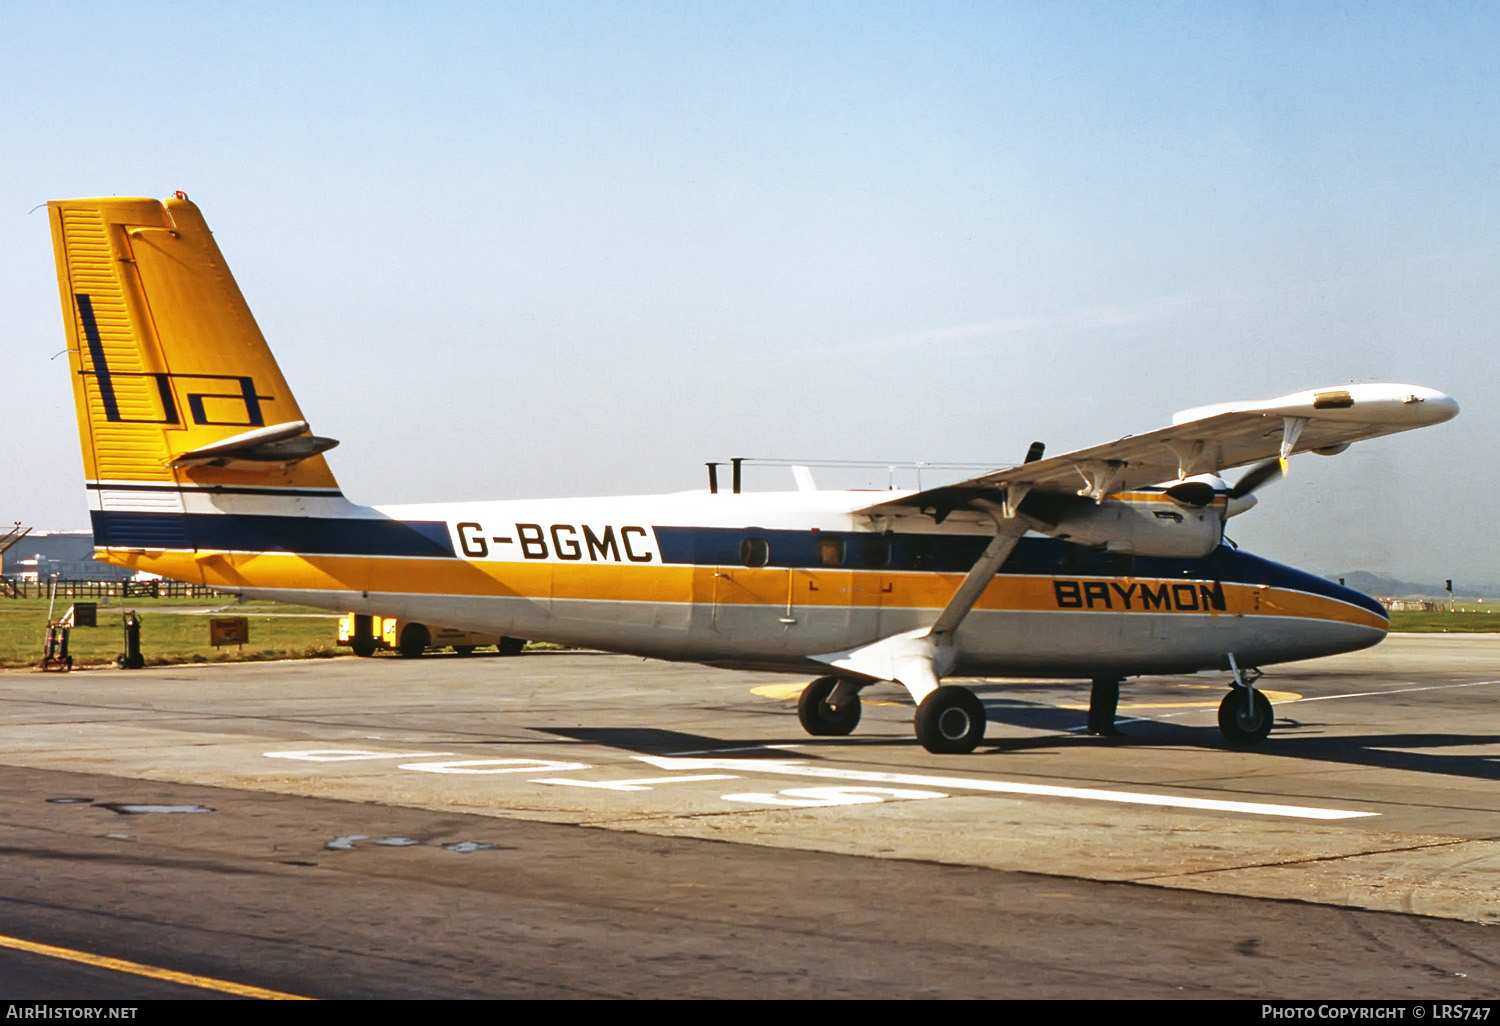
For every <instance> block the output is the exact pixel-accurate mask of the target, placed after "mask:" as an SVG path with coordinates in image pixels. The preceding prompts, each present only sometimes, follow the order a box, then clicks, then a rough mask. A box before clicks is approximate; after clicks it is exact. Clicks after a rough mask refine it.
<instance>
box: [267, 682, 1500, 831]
mask: <svg viewBox="0 0 1500 1026" xmlns="http://www.w3.org/2000/svg"><path fill="white" fill-rule="evenodd" d="M1497 683H1500V682H1497ZM768 747H769V746H768ZM265 754H266V755H267V756H269V757H272V758H280V759H299V760H302V761H320V762H321V761H329V762H346V761H353V760H355V759H378V758H407V757H409V755H410V753H404V752H403V753H396V754H391V753H377V752H363V751H362V752H358V753H355V752H351V751H349V750H347V749H328V748H323V749H313V750H311V751H304V752H297V751H281V752H267V753H265ZM434 754H441V753H434ZM632 758H633V759H635V760H637V761H639V762H644V763H646V764H648V765H651V766H655V767H657V768H658V769H663V770H670V771H674V773H673V775H672V776H669V777H636V778H631V779H625V780H613V781H610V780H605V781H589V780H578V779H575V778H569V777H531V778H528V780H527V783H532V784H549V785H554V786H556V785H562V786H565V787H581V788H586V789H594V790H601V791H617V792H619V791H644V790H652V789H653V788H655V787H658V786H661V785H662V784H678V783H691V782H694V781H710V780H732V779H736V778H738V777H740V776H751V777H753V776H756V775H766V774H773V775H777V774H779V775H782V776H792V777H812V778H815V779H819V780H838V781H853V782H856V783H859V784H906V785H914V786H916V787H919V788H921V787H929V788H941V789H944V790H948V791H981V792H987V793H990V794H1020V795H1034V796H1037V797H1043V798H1073V799H1078V800H1081V801H1094V802H1113V803H1116V804H1122V805H1154V806H1158V807H1161V808H1175V809H1198V810H1203V811H1210V812H1232V813H1238V814H1241V815H1248V816H1283V817H1288V818H1292V819H1320V820H1336V819H1362V818H1366V817H1370V816H1378V815H1380V813H1378V812H1357V811H1354V810H1351V809H1323V808H1315V807H1308V806H1302V805H1279V804H1274V803H1270V802H1247V801H1235V800H1231V799H1223V798H1191V797H1186V796H1182V795H1167V794H1152V793H1149V792H1143V791H1109V790H1105V789H1103V788H1096V787H1062V786H1058V785H1055V784H1023V783H1019V782H1016V781H1008V780H985V779H982V778H977V777H947V776H933V775H928V774H922V773H887V772H875V771H870V770H854V769H830V768H828V767H824V766H814V765H811V764H808V763H805V762H798V761H795V760H789V759H733V758H729V759H725V758H717V759H716V758H702V757H684V756H680V755H679V756H672V755H666V756H660V755H636V756H632ZM397 768H398V769H402V770H412V771H417V772H422V773H460V774H482V775H495V774H515V773H537V772H544V773H570V772H574V771H577V770H588V769H593V768H594V767H593V766H592V765H591V764H589V763H583V762H563V761H561V760H550V759H460V760H452V761H446V762H426V763H423V762H409V763H402V764H400V765H399V766H398V767H397ZM680 770H686V771H689V772H688V773H687V774H679V773H677V772H675V771H680ZM712 770H720V771H726V772H724V773H713V772H701V771H712ZM693 771H699V772H693ZM832 791H840V792H841V793H843V794H844V796H845V799H841V800H836V801H835V800H830V797H831V793H832ZM861 791H863V792H866V793H868V792H871V791H881V792H888V791H889V788H873V789H872V788H855V789H853V792H851V790H850V789H849V788H848V787H842V788H834V789H831V790H830V791H829V793H825V794H822V795H821V796H814V795H795V794H793V795H791V797H793V798H802V799H808V800H806V801H798V802H785V801H781V800H779V799H775V798H774V796H771V797H772V800H770V801H768V802H767V804H780V805H786V804H801V805H829V804H865V803H867V802H870V801H884V800H885V799H883V798H878V797H876V798H865V799H859V798H853V799H849V798H848V795H849V794H851V793H858V792H861ZM782 793H783V794H789V793H790V792H786V791H784V792H782ZM748 794H749V792H741V793H739V794H736V795H733V796H730V795H723V796H721V797H723V798H724V799H725V800H727V801H749V800H750V798H748V797H746V796H747V795H748ZM756 795H757V799H756V800H765V799H766V795H764V794H763V793H761V792H756ZM900 797H918V796H917V795H902V796H900ZM920 797H924V798H927V797H946V795H944V794H937V793H930V794H923V795H920Z"/></svg>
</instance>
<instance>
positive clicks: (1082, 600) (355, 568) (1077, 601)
mask: <svg viewBox="0 0 1500 1026" xmlns="http://www.w3.org/2000/svg"><path fill="white" fill-rule="evenodd" d="M109 559H110V561H111V562H116V563H119V564H121V565H124V566H129V567H133V568H135V569H142V570H148V571H150V572H152V573H158V574H162V575H163V576H166V577H172V578H176V579H178V580H189V581H195V582H198V583H202V584H204V585H207V586H210V587H219V588H241V587H249V588H276V589H283V590H307V591H349V592H378V593H386V594H390V593H401V594H422V595H454V596H469V597H475V598H480V597H497V598H504V597H514V598H524V599H529V600H532V601H546V600H549V599H551V600H559V601H567V600H591V601H599V602H656V603H668V604H671V603H692V604H699V605H721V606H744V605H766V606H776V605H782V606H786V605H794V606H823V607H852V608H877V607H882V606H884V607H892V608H907V609H933V610H938V609H942V608H943V607H944V606H945V605H947V603H948V601H949V599H951V598H952V596H953V593H954V591H955V590H956V589H957V588H958V586H959V583H960V582H961V581H962V580H963V575H962V574H956V573H935V572H921V571H873V570H849V569H809V568H800V567H799V568H792V569H787V568H784V567H781V568H776V567H762V568H749V567H718V566H684V565H661V564H652V565H649V566H647V565H628V564H613V563H610V564H599V563H557V562H540V561H536V562H525V563H514V562H499V561H478V562H469V561H466V560H461V559H423V558H420V557H399V556H393V557H377V558H372V557H368V556H301V555H295V554H291V553H236V552H225V553H202V552H200V553H196V554H195V553H189V552H174V551H167V552H153V553H126V552H120V551H119V550H114V551H112V552H110V554H109ZM1221 606H1222V607H1221ZM975 608H976V609H978V610H990V611H1002V612H1023V611H1024V612H1059V613H1064V614H1066V613H1077V612H1092V613H1120V614H1127V615H1128V614H1134V613H1169V614H1193V613H1197V614H1200V615H1210V616H1233V615H1254V616H1272V617H1292V618H1303V619H1317V620H1329V621H1335V622H1340V623H1350V624H1358V625H1362V626H1367V627H1372V628H1375V629H1377V630H1385V629H1386V626H1387V622H1386V620H1385V618H1383V617H1381V616H1378V615H1377V614H1375V613H1374V612H1372V611H1371V610H1368V609H1365V608H1363V607H1360V606H1356V605H1353V604H1350V603H1347V602H1343V601H1340V600H1338V599H1334V598H1330V597H1328V596H1325V595H1317V594H1312V593H1309V592H1304V591H1298V590H1294V589H1288V588H1279V587H1273V586H1269V585H1260V584H1243V583H1233V582H1223V583H1219V582H1210V581H1202V580H1197V579H1188V580H1184V579H1180V578H1179V579H1151V578H1127V577H1119V578H1098V577H1065V576H1061V575H1059V576H1045V575H1031V574H1001V575H999V576H997V577H996V578H995V580H994V581H992V582H991V583H990V585H989V587H988V588H987V589H986V590H985V592H984V594H983V595H982V596H981V597H980V599H979V601H978V602H977V603H976V604H975Z"/></svg>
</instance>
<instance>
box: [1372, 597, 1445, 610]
mask: <svg viewBox="0 0 1500 1026" xmlns="http://www.w3.org/2000/svg"><path fill="white" fill-rule="evenodd" d="M1379 602H1380V604H1381V605H1382V606H1385V608H1386V609H1388V610H1390V611H1391V612H1393V613H1431V612H1435V611H1436V610H1437V607H1438V604H1437V603H1436V602H1433V601H1431V600H1429V599H1397V598H1383V599H1380V600H1379Z"/></svg>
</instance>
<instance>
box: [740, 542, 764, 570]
mask: <svg viewBox="0 0 1500 1026" xmlns="http://www.w3.org/2000/svg"><path fill="white" fill-rule="evenodd" d="M770 561H771V543H770V542H768V541H766V540H765V539H764V538H746V539H745V540H744V541H742V542H740V562H741V563H744V564H745V565H746V566H765V565H766V564H767V563H769V562H770Z"/></svg>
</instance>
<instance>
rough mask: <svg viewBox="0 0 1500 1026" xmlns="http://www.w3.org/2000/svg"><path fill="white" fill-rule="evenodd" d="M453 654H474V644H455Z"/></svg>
mask: <svg viewBox="0 0 1500 1026" xmlns="http://www.w3.org/2000/svg"><path fill="white" fill-rule="evenodd" d="M453 654H454V655H461V656H467V655H473V654H474V646H473V645H454V646H453Z"/></svg>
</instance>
